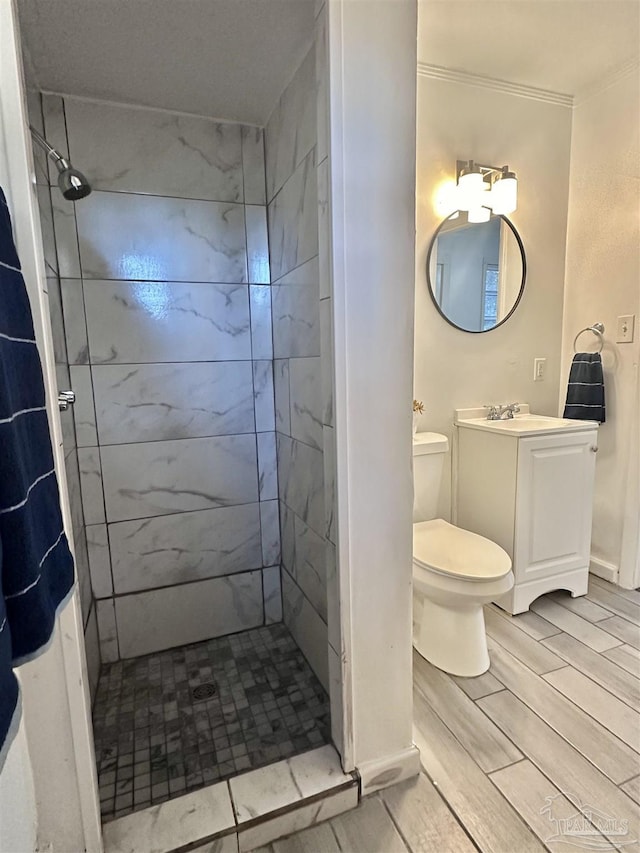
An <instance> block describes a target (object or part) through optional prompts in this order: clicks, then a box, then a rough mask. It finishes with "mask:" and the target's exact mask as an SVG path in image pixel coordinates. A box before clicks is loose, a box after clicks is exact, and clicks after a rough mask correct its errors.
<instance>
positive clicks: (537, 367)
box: [533, 358, 547, 382]
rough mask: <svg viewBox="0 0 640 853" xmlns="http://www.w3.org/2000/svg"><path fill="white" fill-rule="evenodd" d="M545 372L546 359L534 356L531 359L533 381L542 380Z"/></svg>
mask: <svg viewBox="0 0 640 853" xmlns="http://www.w3.org/2000/svg"><path fill="white" fill-rule="evenodd" d="M546 372H547V359H546V358H534V359H533V381H534V382H543V381H544V376H545V373H546Z"/></svg>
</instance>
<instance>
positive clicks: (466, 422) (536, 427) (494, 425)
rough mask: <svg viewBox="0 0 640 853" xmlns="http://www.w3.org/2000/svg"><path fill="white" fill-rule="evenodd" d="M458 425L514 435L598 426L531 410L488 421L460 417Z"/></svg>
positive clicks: (541, 433) (485, 419)
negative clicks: (532, 412)
mask: <svg viewBox="0 0 640 853" xmlns="http://www.w3.org/2000/svg"><path fill="white" fill-rule="evenodd" d="M456 422H457V424H458V426H461V427H470V428H471V429H481V430H487V431H488V432H509V433H512V434H514V435H543V434H545V433H554V432H565V431H569V430H571V431H573V432H576V431H581V430H588V429H594V428H595V427H597V423H596V422H595V421H577V420H572V419H569V418H551V417H548V416H547V415H533V414H530V413H529V412H523V413H522V414H519V415H515V416H514V417H513V418H508V419H505V420H501V421H488V420H487V418H486V416H485V417H483V418H477V417H475V418H474V417H471V418H465V417H458V418H457V419H456Z"/></svg>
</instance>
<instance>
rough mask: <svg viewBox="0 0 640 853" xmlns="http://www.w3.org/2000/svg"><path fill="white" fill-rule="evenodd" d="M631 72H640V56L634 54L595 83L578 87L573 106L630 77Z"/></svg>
mask: <svg viewBox="0 0 640 853" xmlns="http://www.w3.org/2000/svg"><path fill="white" fill-rule="evenodd" d="M633 74H636V75H638V74H640V57H638V56H634V57H633V59H630V60H629V61H628V62H624V63H623V64H622V65H619V66H618V67H617V68H614V69H613V71H610V72H609V73H608V74H606V75H605V76H604V77H602V79H600V80H597V81H596V82H595V83H591V84H590V85H589V86H585V87H584V89H580V91H579V92H578V93H577V94H576V96H575V100H574V106H575V107H578V106H580V105H581V104H584V102H585V101H588V100H589V99H590V98H593V96H594V95H599V94H600V93H601V92H604V91H605V90H606V89H609V88H610V87H611V86H615V84H616V83H619V82H620V81H621V80H624V79H625V78H627V77H631V76H632V75H633Z"/></svg>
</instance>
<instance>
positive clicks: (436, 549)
mask: <svg viewBox="0 0 640 853" xmlns="http://www.w3.org/2000/svg"><path fill="white" fill-rule="evenodd" d="M512 586H513V572H512V571H511V559H510V557H509V555H508V554H507V553H506V551H503V549H502V548H500V546H499V545H496V543H495V542H491V541H490V540H488V539H485V538H484V537H483V536H478V535H477V534H476V533H471V532H470V531H469V530H462V529H461V528H459V527H455V526H454V525H453V524H449V523H448V522H447V521H444V520H443V519H441V518H437V519H434V520H432V521H423V522H419V523H417V524H414V526H413V598H414V625H413V645H414V648H415V649H416V651H417V652H418V653H419V654H420V655H422V657H423V658H425V659H426V660H428V661H429V662H430V663H432V664H434V666H437V667H438V668H439V669H442V670H444V671H445V672H448V673H451V675H464V676H474V675H480V674H481V673H483V672H486V670H487V669H488V668H489V652H488V650H487V637H486V631H485V625H484V613H483V610H482V608H483V605H484V604H487V603H488V602H489V601H493V599H495V598H496V597H497V596H499V595H502V594H503V593H505V592H508V591H509V590H510V589H511V587H512Z"/></svg>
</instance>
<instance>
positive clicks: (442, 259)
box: [427, 212, 526, 332]
mask: <svg viewBox="0 0 640 853" xmlns="http://www.w3.org/2000/svg"><path fill="white" fill-rule="evenodd" d="M525 277H526V261H525V255H524V247H523V245H522V241H521V239H520V236H519V234H518V232H517V231H516V229H515V227H514V226H513V224H512V223H511V222H510V221H509V220H508V219H507V217H506V216H491V218H490V219H489V221H488V222H469V221H468V220H467V214H466V213H462V212H456V213H453V214H452V215H451V216H450V217H449V218H448V219H445V220H444V222H442V223H441V224H440V227H439V228H438V230H437V231H436V233H435V234H434V236H433V239H432V240H431V245H430V246H429V253H428V255H427V281H428V283H429V291H430V293H431V297H432V299H433V301H434V302H435V304H436V307H437V308H438V311H439V312H440V313H441V314H442V316H443V317H444V318H445V320H447V321H448V322H449V323H451V324H452V325H453V326H457V328H458V329H462V331H465V332H487V331H489V330H490V329H495V327H496V326H499V325H500V324H501V323H504V321H505V320H506V319H507V318H508V317H509V316H510V315H511V314H512V313H513V312H514V310H515V308H516V306H517V304H518V302H519V301H520V298H521V296H522V292H523V290H524V282H525Z"/></svg>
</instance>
